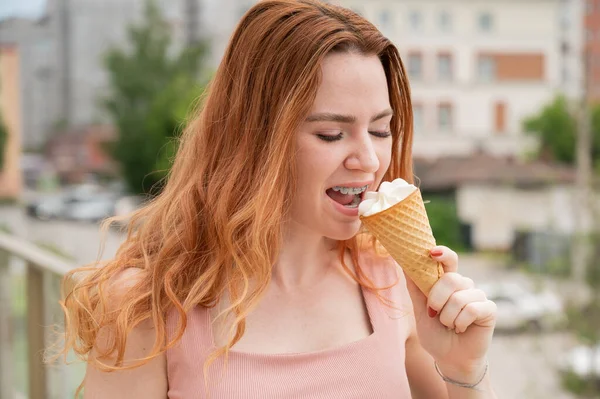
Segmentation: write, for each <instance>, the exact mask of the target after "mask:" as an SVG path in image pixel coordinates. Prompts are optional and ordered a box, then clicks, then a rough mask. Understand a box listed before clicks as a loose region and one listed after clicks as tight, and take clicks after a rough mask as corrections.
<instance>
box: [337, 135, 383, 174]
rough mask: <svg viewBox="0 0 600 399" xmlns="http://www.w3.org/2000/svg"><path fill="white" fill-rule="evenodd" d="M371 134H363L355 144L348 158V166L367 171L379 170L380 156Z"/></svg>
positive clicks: (351, 168) (352, 168)
mask: <svg viewBox="0 0 600 399" xmlns="http://www.w3.org/2000/svg"><path fill="white" fill-rule="evenodd" d="M370 136H371V135H370V134H369V133H368V132H366V134H364V135H361V138H360V139H357V140H356V143H354V145H353V151H352V153H351V154H350V155H349V156H348V158H346V162H345V164H346V168H348V169H350V170H360V171H363V172H367V173H375V172H377V170H379V157H378V156H377V152H376V151H375V146H374V145H373V144H374V143H373V141H372V139H371V138H370Z"/></svg>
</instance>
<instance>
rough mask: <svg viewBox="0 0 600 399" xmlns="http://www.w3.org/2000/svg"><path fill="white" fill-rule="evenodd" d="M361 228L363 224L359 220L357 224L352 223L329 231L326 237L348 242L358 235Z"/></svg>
mask: <svg viewBox="0 0 600 399" xmlns="http://www.w3.org/2000/svg"><path fill="white" fill-rule="evenodd" d="M360 226H361V223H360V221H359V220H357V221H356V222H355V223H350V224H347V225H345V226H340V228H338V229H335V230H330V231H328V234H327V235H326V236H327V237H328V238H330V239H332V240H337V241H346V240H349V239H351V238H353V237H354V236H356V235H357V234H358V231H359V230H360Z"/></svg>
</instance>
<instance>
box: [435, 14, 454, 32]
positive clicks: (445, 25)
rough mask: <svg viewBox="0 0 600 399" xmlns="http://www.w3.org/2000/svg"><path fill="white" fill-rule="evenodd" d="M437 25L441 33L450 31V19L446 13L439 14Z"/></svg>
mask: <svg viewBox="0 0 600 399" xmlns="http://www.w3.org/2000/svg"><path fill="white" fill-rule="evenodd" d="M438 25H439V27H440V31H442V32H450V31H451V30H452V17H451V16H450V13H449V12H448V11H442V12H440V14H439V16H438Z"/></svg>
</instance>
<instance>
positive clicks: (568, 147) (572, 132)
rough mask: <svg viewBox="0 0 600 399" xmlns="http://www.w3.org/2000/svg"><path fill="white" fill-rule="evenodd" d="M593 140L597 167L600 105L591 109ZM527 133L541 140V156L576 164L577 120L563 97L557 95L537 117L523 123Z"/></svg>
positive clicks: (599, 139)
mask: <svg viewBox="0 0 600 399" xmlns="http://www.w3.org/2000/svg"><path fill="white" fill-rule="evenodd" d="M590 114H591V129H592V137H593V150H592V157H593V159H594V162H595V163H596V165H598V164H599V162H600V106H599V105H595V106H593V107H592V109H591V112H590ZM523 128H524V130H525V131H526V132H530V133H532V134H535V135H536V136H537V137H538V138H539V140H540V152H539V154H538V156H539V157H541V158H543V159H547V160H552V161H557V162H560V163H564V164H569V165H573V164H574V163H575V152H576V143H577V120H576V118H575V115H574V113H573V110H572V108H570V105H569V102H568V101H567V99H566V98H565V97H564V96H557V97H556V98H555V99H554V100H553V101H552V102H551V103H549V104H547V105H546V106H544V107H543V108H542V109H541V110H540V112H539V113H538V114H536V115H532V116H530V117H528V118H526V119H525V120H524V121H523Z"/></svg>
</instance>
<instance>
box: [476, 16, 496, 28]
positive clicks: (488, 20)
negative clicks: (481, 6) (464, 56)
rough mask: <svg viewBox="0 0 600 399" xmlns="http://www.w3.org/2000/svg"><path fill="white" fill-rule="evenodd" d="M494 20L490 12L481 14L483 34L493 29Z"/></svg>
mask: <svg viewBox="0 0 600 399" xmlns="http://www.w3.org/2000/svg"><path fill="white" fill-rule="evenodd" d="M493 24H494V21H493V18H492V14H490V13H489V12H483V13H481V14H479V30H480V31H482V32H489V31H491V30H492V28H493Z"/></svg>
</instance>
